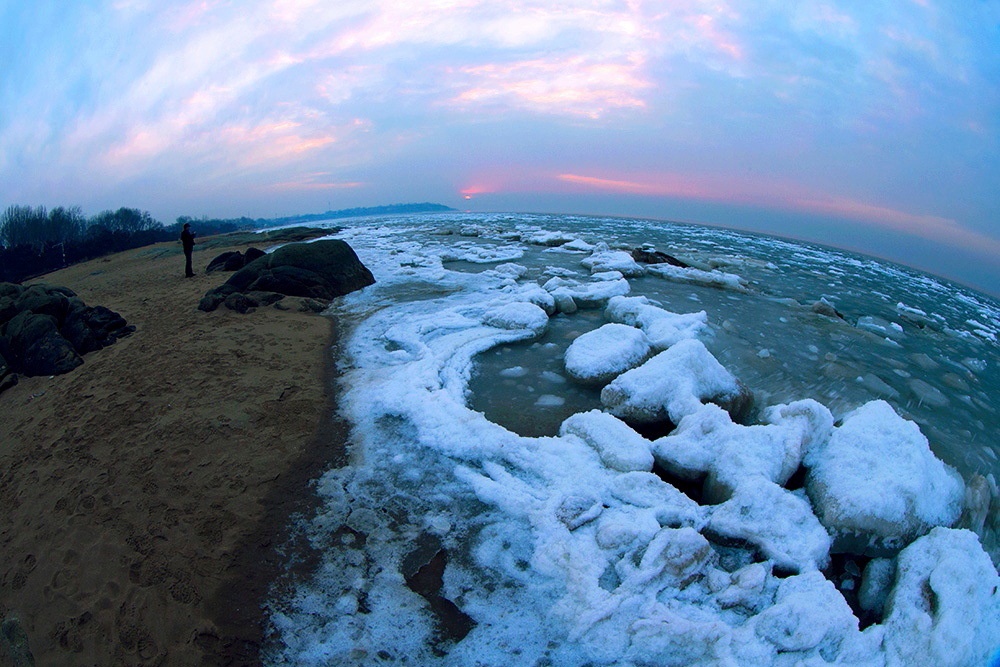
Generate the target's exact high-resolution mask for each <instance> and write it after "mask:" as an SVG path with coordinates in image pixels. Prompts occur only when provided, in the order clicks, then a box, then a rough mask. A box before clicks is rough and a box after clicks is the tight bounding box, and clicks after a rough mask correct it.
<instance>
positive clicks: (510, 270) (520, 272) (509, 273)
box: [492, 262, 528, 278]
mask: <svg viewBox="0 0 1000 667" xmlns="http://www.w3.org/2000/svg"><path fill="white" fill-rule="evenodd" d="M492 270H493V271H495V272H496V273H497V274H498V275H502V276H506V277H508V278H523V277H524V274H526V273H527V272H528V267H526V266H524V265H522V264H514V263H512V262H506V263H504V264H497V265H496V266H494V267H493V269H492Z"/></svg>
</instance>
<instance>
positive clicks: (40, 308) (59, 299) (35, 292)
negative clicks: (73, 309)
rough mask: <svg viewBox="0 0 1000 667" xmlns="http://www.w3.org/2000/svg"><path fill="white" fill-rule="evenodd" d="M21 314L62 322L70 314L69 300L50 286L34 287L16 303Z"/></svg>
mask: <svg viewBox="0 0 1000 667" xmlns="http://www.w3.org/2000/svg"><path fill="white" fill-rule="evenodd" d="M74 296H75V295H74ZM15 303H16V305H17V309H18V311H20V312H22V313H23V312H26V311H27V312H32V313H35V314H36V315H51V316H52V317H54V318H56V320H57V321H59V322H61V321H63V320H64V319H65V318H66V314H67V313H68V312H69V298H68V297H67V296H66V295H65V294H63V293H61V292H58V291H56V290H54V289H50V288H49V286H48V285H32V286H31V287H29V288H27V289H26V290H24V291H23V292H22V293H21V296H20V297H18V299H17V301H16V302H15Z"/></svg>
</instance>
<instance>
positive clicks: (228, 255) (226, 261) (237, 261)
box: [205, 248, 265, 273]
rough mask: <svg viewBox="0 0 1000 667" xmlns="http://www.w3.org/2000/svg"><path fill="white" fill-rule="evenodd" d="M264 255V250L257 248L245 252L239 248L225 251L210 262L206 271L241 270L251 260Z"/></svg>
mask: <svg viewBox="0 0 1000 667" xmlns="http://www.w3.org/2000/svg"><path fill="white" fill-rule="evenodd" d="M264 255H265V253H264V251H263V250H259V249H257V248H247V249H246V251H244V252H240V251H239V250H231V251H229V252H224V253H222V254H221V255H219V256H218V257H216V258H215V259H213V260H212V261H211V262H209V263H208V267H207V268H206V269H205V273H214V272H216V271H239V270H240V269H242V268H243V267H244V266H246V265H247V264H249V263H250V262H252V261H254V260H255V259H259V258H261V257H263V256H264Z"/></svg>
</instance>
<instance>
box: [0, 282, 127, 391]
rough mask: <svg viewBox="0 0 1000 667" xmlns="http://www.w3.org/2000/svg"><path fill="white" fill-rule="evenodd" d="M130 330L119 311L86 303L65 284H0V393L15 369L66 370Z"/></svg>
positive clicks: (10, 382) (47, 372) (49, 372)
mask: <svg viewBox="0 0 1000 667" xmlns="http://www.w3.org/2000/svg"><path fill="white" fill-rule="evenodd" d="M133 331H135V327H133V326H129V325H128V324H127V323H126V322H125V320H124V319H123V318H122V317H121V316H120V315H118V314H117V313H115V312H113V311H111V310H108V309H107V308H104V307H103V306H95V307H91V306H87V305H86V304H85V303H84V302H83V301H82V300H80V298H79V297H77V295H76V293H75V292H74V291H73V290H71V289H68V288H66V287H58V286H55V285H44V284H38V285H31V286H29V287H24V286H22V285H16V284H13V283H0V391H2V390H3V389H5V388H7V387H10V386H13V385H14V384H15V383H16V381H17V380H16V376H13V374H14V373H20V374H21V375H58V374H60V373H67V372H69V371H71V370H73V369H74V368H76V367H77V366H79V365H80V364H82V363H83V358H82V355H84V354H86V353H88V352H93V351H94V350H99V349H101V348H102V347H107V346H108V345H111V344H112V343H114V342H115V341H116V340H118V339H119V338H122V337H124V336H127V335H129V334H131V333H132V332H133ZM12 378H13V379H12Z"/></svg>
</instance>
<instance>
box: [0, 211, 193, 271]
mask: <svg viewBox="0 0 1000 667" xmlns="http://www.w3.org/2000/svg"><path fill="white" fill-rule="evenodd" d="M179 233H180V225H172V226H171V227H166V226H164V225H163V223H162V222H160V221H158V220H155V219H154V218H153V217H152V216H151V215H150V214H149V212H148V211H140V210H139V209H135V208H124V207H123V208H120V209H118V210H117V211H102V212H101V213H98V214H97V215H94V216H92V217H90V218H88V217H86V216H85V215H84V214H83V211H82V210H81V209H80V207H79V206H72V207H69V208H67V207H63V206H59V207H56V208H54V209H52V210H51V211H48V210H46V209H45V207H44V206H38V207H35V208H32V207H31V206H17V205H15V206H9V207H7V209H6V210H5V211H4V212H3V213H2V214H0V281H4V282H20V281H21V280H24V279H25V278H30V277H33V276H37V275H40V274H43V273H48V272H49V271H54V270H55V269H59V268H62V267H64V266H69V265H70V264H74V263H76V262H82V261H85V260H88V259H94V258H95V257H100V256H101V255H106V254H109V253H112V252H120V251H122V250H130V249H132V248H138V247H140V246H144V245H149V244H150V243H157V242H159V241H167V240H171V239H175V238H177V236H178V235H179Z"/></svg>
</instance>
